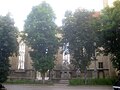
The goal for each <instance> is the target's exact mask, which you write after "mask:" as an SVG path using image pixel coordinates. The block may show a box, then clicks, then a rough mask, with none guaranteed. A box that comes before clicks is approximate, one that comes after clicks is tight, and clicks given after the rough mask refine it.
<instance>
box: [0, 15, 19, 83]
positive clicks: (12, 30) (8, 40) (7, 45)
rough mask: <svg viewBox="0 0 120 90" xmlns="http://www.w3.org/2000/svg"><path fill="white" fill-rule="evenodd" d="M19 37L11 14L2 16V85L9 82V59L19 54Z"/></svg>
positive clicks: (0, 36) (0, 59) (0, 68)
mask: <svg viewBox="0 0 120 90" xmlns="http://www.w3.org/2000/svg"><path fill="white" fill-rule="evenodd" d="M17 35H18V31H17V28H16V27H15V26H14V21H13V19H12V18H11V17H10V16H9V14H7V15H6V16H0V83H2V82H4V81H6V80H7V76H8V72H9V67H10V65H9V57H10V56H13V54H15V53H17V49H18V48H17V46H18V43H17Z"/></svg>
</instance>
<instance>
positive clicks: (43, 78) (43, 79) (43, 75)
mask: <svg viewBox="0 0 120 90" xmlns="http://www.w3.org/2000/svg"><path fill="white" fill-rule="evenodd" d="M41 76H42V84H45V73H41Z"/></svg>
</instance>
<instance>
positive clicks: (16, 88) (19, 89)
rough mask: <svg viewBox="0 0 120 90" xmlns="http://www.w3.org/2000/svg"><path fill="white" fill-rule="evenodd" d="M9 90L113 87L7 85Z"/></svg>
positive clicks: (98, 88)
mask: <svg viewBox="0 0 120 90" xmlns="http://www.w3.org/2000/svg"><path fill="white" fill-rule="evenodd" d="M5 87H6V88H7V90H113V89H112V86H67V85H62V84H56V85H54V86H46V85H45V86H41V85H5Z"/></svg>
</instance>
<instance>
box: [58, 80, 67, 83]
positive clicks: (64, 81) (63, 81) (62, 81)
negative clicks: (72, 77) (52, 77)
mask: <svg viewBox="0 0 120 90" xmlns="http://www.w3.org/2000/svg"><path fill="white" fill-rule="evenodd" d="M59 84H69V80H60V81H59Z"/></svg>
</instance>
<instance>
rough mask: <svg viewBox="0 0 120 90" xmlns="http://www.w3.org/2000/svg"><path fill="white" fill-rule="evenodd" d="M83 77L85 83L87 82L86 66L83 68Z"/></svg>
mask: <svg viewBox="0 0 120 90" xmlns="http://www.w3.org/2000/svg"><path fill="white" fill-rule="evenodd" d="M84 79H85V84H87V68H85V72H84Z"/></svg>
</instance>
